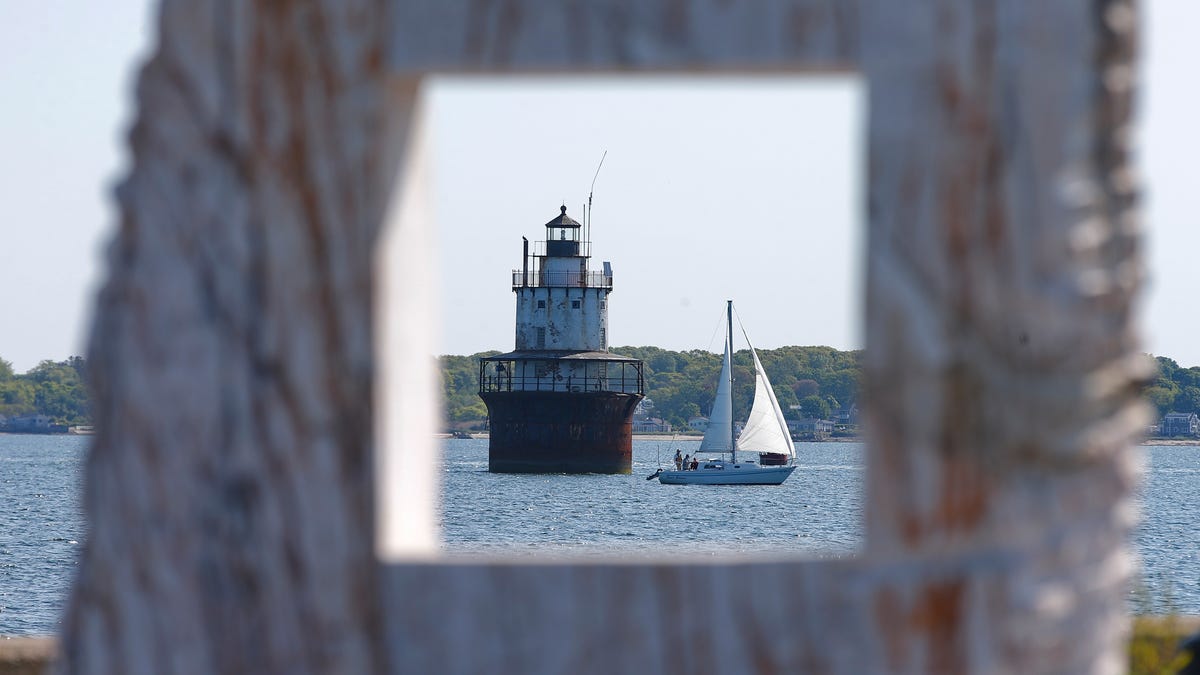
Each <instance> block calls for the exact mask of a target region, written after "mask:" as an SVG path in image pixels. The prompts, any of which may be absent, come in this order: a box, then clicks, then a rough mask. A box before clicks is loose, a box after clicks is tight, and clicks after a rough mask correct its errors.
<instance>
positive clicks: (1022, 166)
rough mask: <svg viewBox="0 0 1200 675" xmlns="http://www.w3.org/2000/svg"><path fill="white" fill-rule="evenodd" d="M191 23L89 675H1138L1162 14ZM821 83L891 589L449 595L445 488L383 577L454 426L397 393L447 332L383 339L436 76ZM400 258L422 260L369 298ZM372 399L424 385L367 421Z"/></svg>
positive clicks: (189, 16) (136, 331)
mask: <svg viewBox="0 0 1200 675" xmlns="http://www.w3.org/2000/svg"><path fill="white" fill-rule="evenodd" d="M218 5H220V7H218ZM163 7H164V9H163V15H162V19H161V31H162V35H163V38H162V40H161V41H160V45H159V47H158V51H157V53H156V55H155V56H154V57H153V58H152V60H151V61H150V62H149V64H148V65H147V67H146V69H145V71H144V72H143V74H142V76H141V85H140V88H139V106H140V113H139V119H138V123H137V125H136V126H135V128H134V130H133V132H132V133H131V144H132V146H133V149H134V157H135V162H134V167H133V170H132V171H131V174H130V177H129V178H128V179H127V180H126V182H125V183H124V184H123V186H122V187H121V189H120V190H119V198H120V201H121V206H122V223H121V228H120V230H119V233H118V236H117V240H116V242H115V244H114V246H113V248H112V251H111V253H110V277H109V281H108V283H107V285H106V286H105V290H104V291H103V293H102V294H101V298H100V301H99V310H98V319H97V324H96V327H95V330H94V333H93V342H92V354H91V356H92V363H93V365H94V368H95V380H96V383H97V398H98V411H97V416H98V422H99V424H100V427H101V433H100V435H99V436H98V437H97V439H96V444H95V448H94V450H93V453H92V456H91V459H90V460H89V465H88V472H87V481H88V494H87V509H88V513H89V515H90V518H91V521H90V522H91V531H90V536H89V541H88V544H87V546H86V548H85V551H84V555H83V559H82V561H81V564H80V573H79V579H78V581H77V584H76V590H75V594H74V596H73V600H72V606H71V609H70V611H69V613H68V617H67V619H66V621H65V622H64V639H63V647H64V656H65V658H64V661H63V666H64V667H65V668H66V669H67V670H78V671H89V672H102V671H103V672H176V671H178V672H183V671H194V670H200V671H209V672H212V671H222V672H236V671H252V670H253V671H263V670H268V671H279V670H286V671H289V672H306V671H317V670H324V671H337V672H360V671H365V670H384V669H386V670H393V671H397V672H438V671H441V672H496V671H506V672H604V673H608V672H642V671H645V670H663V671H670V670H677V671H681V672H748V671H754V672H773V671H781V672H814V671H829V672H855V673H860V672H883V671H893V672H967V671H998V672H1111V671H1116V670H1120V669H1121V668H1122V667H1123V666H1122V664H1123V654H1122V650H1121V647H1122V638H1123V636H1124V634H1125V620H1124V605H1123V602H1124V593H1123V589H1124V582H1125V579H1126V575H1127V571H1128V569H1129V565H1130V563H1129V558H1128V556H1127V554H1126V552H1125V549H1124V543H1123V538H1124V535H1125V534H1126V532H1127V531H1128V528H1129V527H1130V525H1131V523H1132V521H1133V518H1132V515H1131V511H1132V506H1131V501H1130V491H1131V488H1132V484H1133V481H1134V478H1135V475H1136V466H1135V462H1134V460H1133V458H1132V456H1131V454H1130V451H1129V445H1130V443H1131V440H1132V438H1133V437H1134V436H1135V435H1136V434H1137V433H1138V431H1139V428H1140V426H1141V424H1142V422H1143V421H1144V419H1145V413H1144V412H1143V411H1142V409H1141V407H1140V406H1139V405H1138V404H1137V402H1136V396H1135V391H1136V384H1137V382H1138V380H1139V378H1141V377H1144V374H1145V362H1144V359H1143V358H1142V357H1141V355H1140V353H1139V350H1138V349H1137V340H1136V335H1135V330H1134V326H1133V321H1132V318H1131V308H1132V305H1133V302H1134V301H1135V298H1136V293H1137V290H1138V288H1139V286H1140V282H1141V276H1142V275H1141V268H1140V263H1139V257H1138V251H1137V242H1138V220H1137V214H1136V208H1135V207H1136V191H1135V184H1134V181H1133V180H1132V179H1131V177H1130V176H1131V171H1130V170H1129V150H1128V144H1129V139H1130V132H1129V125H1130V105H1131V99H1132V96H1131V91H1132V73H1133V68H1132V64H1133V49H1134V44H1135V19H1136V12H1135V10H1134V8H1133V7H1132V5H1131V3H1129V2H1126V1H1124V0H1063V1H1062V2H1055V3H1045V2H1041V0H1013V1H1012V2H1003V3H990V2H972V1H970V0H913V1H911V2H905V3H897V2H892V1H890V0H858V1H857V2H849V1H847V2H836V1H834V0H790V1H785V0H748V1H746V2H739V3H727V2H723V1H720V0H688V1H684V0H679V1H668V0H655V1H653V2H642V1H638V0H609V1H606V2H601V1H597V2H584V3H563V4H558V3H552V2H548V1H546V0H479V1H478V2H472V3H441V2H426V1H412V2H399V1H397V2H385V1H383V0H377V1H371V0H353V1H348V2H334V1H333V0H330V1H328V2H314V3H311V4H308V5H305V6H303V7H301V6H298V5H291V4H287V3H267V2H262V3H254V2H251V3H245V4H237V5H236V6H232V7H231V6H226V5H221V4H220V3H217V2H184V1H183V0H166V1H165V2H164V5H163ZM827 69H837V70H854V71H857V72H859V73H861V74H862V76H863V77H864V78H865V81H866V83H867V92H868V100H869V111H870V112H869V120H870V121H869V129H868V147H869V151H868V154H869V157H868V165H869V170H868V190H867V192H868V197H867V209H866V211H867V214H868V228H869V238H868V241H869V251H868V261H867V262H868V264H867V270H868V271H867V284H866V288H867V316H866V322H865V329H866V341H867V344H866V350H867V357H866V366H865V367H866V382H865V397H866V399H867V410H868V415H869V418H870V420H871V437H870V441H869V443H868V453H869V473H868V495H867V497H868V504H867V523H866V526H867V543H866V550H865V552H864V555H863V556H862V557H861V558H859V559H855V560H839V561H791V560H777V561H762V560H743V561H727V560H718V561H715V562H696V563H683V562H678V561H660V562H654V561H647V562H630V563H624V564H620V563H537V564H529V563H513V562H504V561H492V562H486V563H484V562H481V563H478V564H467V563H444V562H437V561H424V562H422V561H420V560H413V559H412V558H413V557H414V556H420V555H421V554H422V553H423V552H424V553H426V554H427V553H428V552H429V551H430V550H431V546H432V543H433V541H434V538H435V535H434V528H433V526H432V523H433V516H432V506H433V505H432V501H433V497H432V494H431V493H430V492H429V486H430V485H431V484H432V482H431V481H424V482H423V481H421V480H416V481H415V482H410V483H401V484H403V485H404V487H402V488H401V489H399V490H398V491H397V492H395V493H391V494H389V493H385V494H383V495H382V503H383V504H384V505H385V506H384V508H383V509H382V511H383V513H385V514H393V515H396V514H398V515H399V516H400V517H399V518H398V519H396V520H386V521H384V522H382V523H381V528H380V533H379V535H378V541H379V542H380V553H381V554H382V555H383V556H384V558H385V559H391V560H395V558H396V557H397V556H407V557H408V560H407V561H405V562H398V561H393V562H389V563H388V564H386V565H384V566H383V567H380V565H379V563H378V562H377V558H376V554H377V551H376V549H375V545H374V544H373V541H375V540H376V536H375V531H374V527H375V526H374V523H375V521H374V519H373V513H374V508H375V502H374V500H373V494H374V490H372V487H371V486H372V481H373V480H375V476H376V475H377V474H378V475H379V476H384V477H386V476H388V475H389V474H392V475H404V472H397V470H396V469H397V465H396V464H395V463H394V462H393V461H392V460H393V459H394V457H395V456H394V455H389V454H388V453H386V452H385V453H383V454H382V455H381V458H380V460H379V462H380V463H379V466H378V470H377V471H376V470H373V469H372V463H371V461H370V458H371V449H372V447H373V444H372V432H371V429H372V428H373V427H374V425H375V423H378V425H379V427H378V431H377V432H376V434H377V435H378V437H379V438H380V439H381V443H382V444H383V445H384V447H388V444H389V443H396V439H404V438H405V436H404V434H409V436H408V439H409V440H400V442H399V444H397V445H392V446H391V447H393V448H396V449H395V450H393V452H395V453H402V452H408V449H409V448H413V447H419V446H428V442H427V440H426V439H427V438H428V436H423V434H425V432H426V431H428V430H429V429H428V427H427V426H422V425H423V424H424V425H428V424H429V423H430V420H432V415H431V414H430V412H431V407H430V406H431V405H432V404H431V403H430V402H431V401H433V400H434V398H433V397H432V396H430V395H429V390H428V389H427V388H425V387H423V386H421V385H420V384H419V383H420V382H421V381H422V380H423V378H425V377H426V376H427V375H428V374H429V368H430V366H429V365H428V364H426V365H425V366H422V365H421V364H420V363H417V362H416V361H405V360H403V359H398V360H395V361H393V360H392V358H393V356H394V355H395V354H397V353H400V354H404V353H414V352H415V353H421V352H420V351H419V350H421V349H422V348H423V347H424V345H425V343H424V342H422V340H426V339H428V338H427V337H422V336H423V335H424V336H427V333H426V332H423V331H415V332H413V331H405V330H403V328H402V325H401V324H396V323H392V322H391V320H390V319H387V318H386V316H385V315H382V314H380V313H379V311H378V309H377V308H378V307H380V306H382V305H388V304H391V303H393V302H395V300H396V299H395V298H394V297H390V296H388V295H387V289H388V288H389V287H391V285H392V284H394V283H396V277H393V276H389V275H391V274H397V275H412V276H409V277H404V276H401V277H400V279H401V280H402V281H403V280H404V279H415V280H417V281H419V280H420V279H421V274H422V271H421V267H420V265H421V264H422V263H421V261H422V259H423V253H424V251H425V250H427V249H426V248H425V246H424V244H423V241H422V238H423V236H424V234H423V232H424V228H422V227H421V226H420V225H421V224H422V222H423V221H422V219H421V216H420V209H419V206H420V191H419V190H417V191H415V192H405V193H404V194H405V195H406V196H405V197H404V198H403V199H402V200H401V202H400V204H399V205H398V206H395V207H394V209H395V210H396V211H397V213H404V214H407V215H397V216H395V218H396V220H397V222H398V225H397V226H394V227H392V228H391V230H390V231H389V232H386V233H384V234H383V235H382V238H381V236H380V235H379V234H378V233H379V231H380V230H379V228H380V223H382V222H383V221H384V212H385V207H386V204H387V203H388V194H389V192H390V187H391V185H393V183H394V181H395V180H396V176H397V175H399V176H400V178H401V180H403V181H404V182H405V184H406V185H408V186H409V188H411V187H412V185H413V184H414V183H417V184H419V182H420V180H421V178H422V173H421V162H420V161H419V157H420V155H421V148H420V134H419V127H420V124H419V107H418V98H419V83H420V79H421V77H422V76H423V75H424V74H426V73H430V72H437V71H455V72H464V71H467V72H484V73H503V72H514V71H526V72H528V71H559V72H574V71H617V72H626V71H636V72H643V71H686V72H713V73H715V72H731V71H732V72H738V71H743V70H780V71H803V70H827ZM406 157H407V159H405V158H406ZM414 157H416V158H417V159H416V160H414ZM377 250H378V251H384V258H383V259H384V260H390V261H399V262H398V263H396V264H395V265H390V264H389V266H387V267H386V268H381V269H380V270H379V274H380V276H379V277H377V278H375V279H374V280H373V278H372V272H371V264H370V263H371V260H372V256H373V255H374V252H375V251H377ZM389 251H390V253H389ZM389 255H392V256H396V257H388V256H389ZM409 288H410V290H411V289H414V288H419V285H410V286H409ZM376 291H378V292H376ZM403 302H404V303H406V304H404V310H405V311H406V312H409V316H413V315H416V316H420V315H421V312H422V309H421V306H420V304H421V303H422V302H428V299H427V297H426V296H422V295H420V294H417V295H413V294H409V295H406V296H405V298H404V300H403ZM381 303H382V305H381ZM373 307H375V308H376V309H374V310H373V309H372V308H373ZM373 316H375V317H376V318H377V319H381V323H380V324H379V325H376V328H377V329H378V331H379V333H378V336H377V337H372V335H373V333H372V326H373V325H374V324H373V319H372V317H373ZM377 347H378V349H379V350H382V354H384V356H378V357H373V356H372V355H373V354H375V353H376V352H377V349H376V348H377ZM397 349H398V350H399V351H398V352H397V351H393V350H397ZM425 353H427V352H425ZM392 368H395V369H396V370H394V371H393V370H390V369H392ZM397 373H401V374H403V379H400V378H398V377H396V374H397ZM375 378H382V379H383V380H385V381H387V382H389V383H392V384H394V385H397V386H396V388H395V390H394V391H392V392H391V395H389V396H385V397H384V398H383V399H381V400H380V402H377V403H376V404H375V405H376V406H378V407H377V408H375V411H374V413H372V403H371V401H372V393H371V392H372V382H373V381H375ZM426 381H427V380H426ZM164 401H170V402H171V405H169V406H164V405H161V402H164ZM1031 419H1033V420H1036V422H1035V423H1032V424H1031V423H1029V420H1031ZM373 420H374V422H373ZM396 420H401V423H400V424H399V425H395V424H391V423H390V422H393V421H396ZM422 420H424V422H422ZM418 459H419V460H420V461H418V462H416V464H417V465H422V462H424V460H425V459H427V457H420V456H418ZM427 464H428V463H427V462H425V463H424V465H427ZM409 466H412V463H411V460H410V464H409ZM410 475H411V474H410ZM393 499H395V500H396V501H393ZM731 573H733V574H739V575H741V574H744V575H749V576H750V577H752V578H753V579H754V581H753V583H748V584H746V585H738V584H733V583H731V581H730V579H731V578H732V576H733V575H732V574H731ZM779 626H786V627H788V628H786V629H784V628H776V627H779Z"/></svg>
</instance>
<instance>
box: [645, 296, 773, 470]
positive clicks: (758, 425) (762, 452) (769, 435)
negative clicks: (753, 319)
mask: <svg viewBox="0 0 1200 675" xmlns="http://www.w3.org/2000/svg"><path fill="white" fill-rule="evenodd" d="M726 315H727V316H726V324H727V325H726V338H725V355H724V356H723V357H722V360H721V375H720V379H718V380H717V394H716V398H715V400H714V401H713V409H712V415H711V416H710V417H709V422H708V429H707V430H706V431H705V433H704V440H703V441H701V443H700V448H699V449H698V450H697V451H696V454H700V453H708V454H719V455H728V456H729V458H728V459H725V458H724V457H721V458H719V459H710V460H706V461H703V462H696V463H695V464H694V466H695V468H689V467H687V466H684V467H681V468H677V469H676V470H669V469H659V470H658V471H656V472H654V473H652V474H650V475H649V476H647V477H646V479H647V480H652V479H654V478H657V479H658V482H660V483H663V484H666V485H780V484H782V483H783V482H784V481H785V480H787V478H788V476H790V475H792V472H793V471H795V470H796V466H795V464H794V462H795V457H796V447H795V445H793V443H792V436H791V434H790V433H789V431H788V428H787V422H786V421H785V420H784V417H783V412H782V411H781V410H780V408H779V401H778V400H777V399H776V398H775V392H774V391H772V390H771V382H770V380H768V379H767V372H766V370H764V369H763V366H762V362H761V361H759V360H758V352H756V351H755V350H754V345H752V344H750V338H749V336H748V335H746V331H745V328H744V327H743V329H742V335H743V336H746V344H747V345H748V346H749V347H750V355H751V357H753V359H754V375H755V376H754V402H753V404H751V406H750V417H749V419H747V420H746V425H745V427H744V428H743V429H742V433H741V436H739V437H738V438H736V439H735V438H734V429H733V367H732V363H731V359H732V355H733V301H732V300H730V301H728V304H727V305H726ZM739 453H741V454H742V455H743V458H741V459H739V457H738V454H739ZM755 453H756V454H758V459H759V461H757V462H756V461H754V460H753V459H747V458H746V456H747V455H752V454H755Z"/></svg>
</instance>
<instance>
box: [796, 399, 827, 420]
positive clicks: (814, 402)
mask: <svg viewBox="0 0 1200 675" xmlns="http://www.w3.org/2000/svg"><path fill="white" fill-rule="evenodd" d="M800 413H801V414H802V415H804V416H805V417H812V418H815V419H820V420H824V419H829V403H828V402H827V401H826V400H825V399H823V398H821V397H820V396H817V395H816V394H813V395H812V396H805V397H804V398H803V399H801V400H800Z"/></svg>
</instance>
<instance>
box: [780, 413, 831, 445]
mask: <svg viewBox="0 0 1200 675" xmlns="http://www.w3.org/2000/svg"><path fill="white" fill-rule="evenodd" d="M788 431H790V432H792V437H793V438H798V439H801V440H806V441H820V440H824V439H826V438H829V435H830V434H832V433H833V422H832V421H830V420H819V419H814V418H812V417H806V418H804V419H802V420H788Z"/></svg>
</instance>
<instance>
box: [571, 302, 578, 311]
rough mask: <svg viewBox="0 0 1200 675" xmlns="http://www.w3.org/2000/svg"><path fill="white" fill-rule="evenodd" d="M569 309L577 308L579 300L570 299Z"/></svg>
mask: <svg viewBox="0 0 1200 675" xmlns="http://www.w3.org/2000/svg"><path fill="white" fill-rule="evenodd" d="M571 309H579V301H578V300H572V301H571Z"/></svg>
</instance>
